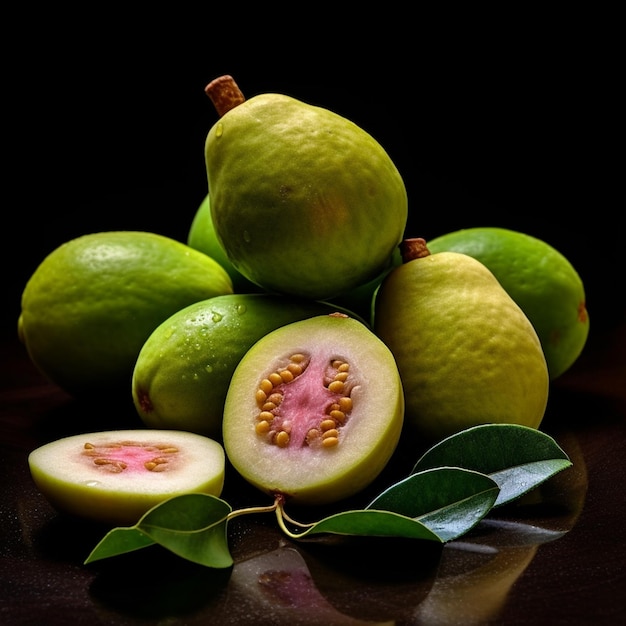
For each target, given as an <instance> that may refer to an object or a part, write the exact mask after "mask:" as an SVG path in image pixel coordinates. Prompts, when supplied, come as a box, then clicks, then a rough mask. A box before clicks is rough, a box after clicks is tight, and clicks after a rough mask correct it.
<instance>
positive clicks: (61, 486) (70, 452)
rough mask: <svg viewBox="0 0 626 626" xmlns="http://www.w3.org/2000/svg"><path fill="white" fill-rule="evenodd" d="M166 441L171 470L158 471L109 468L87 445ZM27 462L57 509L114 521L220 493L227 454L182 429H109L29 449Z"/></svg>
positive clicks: (136, 518)
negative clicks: (188, 497)
mask: <svg viewBox="0 0 626 626" xmlns="http://www.w3.org/2000/svg"><path fill="white" fill-rule="evenodd" d="M129 441H132V442H138V443H140V444H141V445H142V446H146V445H168V446H172V447H175V448H176V449H177V450H178V452H177V453H175V454H172V455H170V457H171V466H170V467H171V469H168V470H167V471H162V472H151V471H148V470H145V471H138V470H129V471H122V472H119V473H113V472H110V471H107V470H106V469H105V468H102V467H100V466H97V465H95V464H94V463H93V458H90V457H89V456H87V455H86V454H84V451H85V444H93V445H96V446H98V447H100V446H103V445H105V444H112V443H116V442H129ZM28 464H29V467H30V471H31V475H32V478H33V481H34V482H35V485H36V486H37V487H38V489H39V490H40V491H41V493H42V494H43V495H44V497H45V498H46V499H47V500H48V501H49V502H50V504H51V505H52V506H53V507H54V508H55V509H57V510H58V511H61V512H64V513H68V514H70V515H75V516H78V517H82V518H88V519H91V520H95V521H98V522H103V523H107V524H116V525H130V524H135V523H136V522H137V521H139V519H140V517H141V516H142V515H143V514H144V513H146V512H147V511H148V510H149V509H151V508H152V507H154V506H156V505H157V504H159V503H160V502H163V501H164V500H166V499H168V498H171V497H174V496H176V495H180V494H183V493H191V492H193V493H207V494H211V495H215V496H219V495H220V494H221V492H222V488H223V485H224V472H225V454H224V449H223V448H222V446H221V445H220V444H219V443H218V442H216V441H214V440H212V439H209V438H207V437H203V436H201V435H197V434H195V433H188V432H184V431H169V430H112V431H102V432H95V433H86V434H81V435H73V436H70V437H65V438H63V439H58V440H56V441H52V442H49V443H47V444H44V445H42V446H40V447H39V448H36V449H35V450H33V451H32V452H31V453H30V455H29V457H28Z"/></svg>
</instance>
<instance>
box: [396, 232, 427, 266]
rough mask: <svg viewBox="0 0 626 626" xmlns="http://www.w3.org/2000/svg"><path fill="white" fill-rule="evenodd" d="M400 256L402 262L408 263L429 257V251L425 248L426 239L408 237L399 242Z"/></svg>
mask: <svg viewBox="0 0 626 626" xmlns="http://www.w3.org/2000/svg"><path fill="white" fill-rule="evenodd" d="M400 254H401V255H402V262H403V263H408V262H409V261H413V260H414V259H423V258H424V257H425V256H429V255H430V250H429V249H428V247H427V246H426V239H422V238H421V237H410V238H409V239H404V240H403V241H401V242H400Z"/></svg>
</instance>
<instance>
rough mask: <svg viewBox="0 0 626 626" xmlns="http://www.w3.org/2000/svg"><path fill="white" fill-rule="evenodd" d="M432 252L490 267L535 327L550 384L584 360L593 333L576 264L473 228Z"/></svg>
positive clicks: (501, 233)
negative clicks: (448, 253)
mask: <svg viewBox="0 0 626 626" xmlns="http://www.w3.org/2000/svg"><path fill="white" fill-rule="evenodd" d="M428 248H429V250H430V251H431V252H433V253H435V252H443V251H445V250H448V251H454V252H462V253H464V254H468V255H469V256H471V257H473V258H475V259H477V260H479V261H480V262H481V263H483V264H484V265H486V266H487V267H488V268H489V269H490V270H491V272H493V274H494V275H495V277H496V278H497V279H498V281H499V282H500V284H501V285H502V286H503V287H504V289H505V290H506V291H507V293H508V294H509V295H510V296H511V297H512V298H513V300H515V302H517V304H518V305H519V306H520V307H521V308H522V310H523V311H524V313H525V314H526V315H527V316H528V318H529V319H530V321H531V322H532V324H533V326H534V327H535V330H536V331H537V334H538V336H539V339H540V341H541V345H542V347H543V350H544V354H545V356H546V361H547V363H548V370H549V372H550V379H551V380H554V379H556V378H558V377H559V376H561V375H562V374H564V373H565V372H566V371H567V370H568V369H569V368H570V367H571V366H572V365H573V364H574V362H575V361H576V360H577V359H578V357H579V356H580V354H581V353H582V351H583V349H584V346H585V344H586V342H587V337H588V334H589V314H588V312H587V307H586V298H585V288H584V285H583V282H582V279H581V278H580V276H579V274H578V272H577V271H576V269H575V268H574V267H573V266H572V264H571V263H570V261H569V260H568V259H567V258H566V257H565V256H564V255H563V254H561V253H560V252H559V251H558V250H556V249H555V248H553V247H552V246H551V245H550V244H548V243H547V242H545V241H542V240H540V239H537V238H536V237H532V236H531V235H527V234H525V233H521V232H517V231H513V230H509V229H506V228H497V227H475V228H467V229H462V230H458V231H454V232H451V233H447V234H444V235H441V236H439V237H436V238H435V239H432V240H431V241H429V242H428Z"/></svg>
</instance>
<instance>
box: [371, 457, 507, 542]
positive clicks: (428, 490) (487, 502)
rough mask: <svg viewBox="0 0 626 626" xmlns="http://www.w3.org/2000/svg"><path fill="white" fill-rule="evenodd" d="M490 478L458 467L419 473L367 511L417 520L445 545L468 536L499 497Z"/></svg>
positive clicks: (374, 501) (383, 494)
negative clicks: (382, 510)
mask: <svg viewBox="0 0 626 626" xmlns="http://www.w3.org/2000/svg"><path fill="white" fill-rule="evenodd" d="M499 491H500V489H499V487H498V484H497V483H496V482H495V481H494V480H493V479H492V478H490V477H489V476H486V475H485V474H481V473H479V472H475V471H470V470H466V469H461V468H456V467H442V468H434V469H430V470H425V471H423V472H416V473H414V474H412V475H410V476H408V477H407V478H405V479H404V480H402V481H400V482H398V483H396V484H395V485H392V486H391V487H389V488H388V489H386V490H385V491H384V492H383V493H381V494H380V495H379V496H378V497H377V498H375V499H374V500H373V501H372V502H371V503H370V504H369V505H368V506H367V507H366V509H379V510H380V509H384V510H387V511H394V512H396V513H399V514H401V515H405V516H407V517H410V518H413V519H416V520H418V521H420V522H421V523H422V524H424V525H425V526H426V527H427V528H429V529H430V530H432V531H433V532H434V533H435V534H436V535H437V536H438V537H440V538H441V539H442V540H444V541H451V540H452V539H456V538H457V537H460V536H461V535H463V534H465V533H466V532H468V531H469V530H470V529H471V528H473V527H474V526H475V525H476V524H477V523H478V522H479V521H480V520H481V519H483V517H485V515H487V514H488V513H489V511H490V510H491V508H492V507H493V505H494V503H495V502H496V499H497V497H498V493H499Z"/></svg>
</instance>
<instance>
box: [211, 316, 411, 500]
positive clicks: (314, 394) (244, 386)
mask: <svg viewBox="0 0 626 626" xmlns="http://www.w3.org/2000/svg"><path fill="white" fill-rule="evenodd" d="M298 354H302V355H304V360H302V361H300V363H301V364H302V368H303V369H304V373H303V374H301V375H300V374H299V372H298V371H297V369H296V370H292V369H291V367H292V366H293V365H294V363H295V361H294V360H293V359H291V357H292V355H298ZM335 359H337V360H338V361H339V363H337V362H334V360H335ZM340 363H343V364H344V365H343V366H341V365H340ZM341 367H343V370H342V369H337V368H341ZM344 370H345V371H344ZM341 371H343V373H344V374H345V375H346V378H345V380H344V381H343V382H340V381H339V380H338V378H337V376H338V375H339V377H341V373H339V374H338V372H341ZM290 372H292V373H293V376H294V379H293V381H292V380H291V379H290V376H289V375H288V374H289V373H290ZM346 372H347V373H346ZM277 374H278V376H279V378H278V379H277V380H271V379H272V378H273V377H275V376H276V375H277ZM325 377H326V379H325ZM281 378H282V379H283V382H280V379H281ZM330 381H333V382H330ZM268 383H270V384H269V386H268ZM333 383H334V384H335V385H336V384H339V389H335V387H334V386H333ZM270 387H271V388H272V389H270ZM275 394H278V395H279V396H280V397H281V398H282V401H279V400H278V399H277V398H276V396H275ZM340 398H343V399H340ZM346 398H348V399H347V405H346V406H344V400H345V399H346ZM333 403H336V404H338V405H339V406H340V407H341V409H340V412H339V414H337V413H331V412H330V407H331V405H333ZM272 404H275V405H276V406H274V407H272ZM335 408H337V407H335ZM338 410H339V409H338ZM268 413H270V414H271V415H272V417H269V416H268ZM403 414H404V400H403V394H402V383H401V380H400V377H399V374H398V369H397V367H396V364H395V361H394V359H393V356H392V354H391V352H390V351H389V349H388V348H387V346H386V345H385V344H384V343H383V342H382V341H380V339H379V338H378V337H376V336H375V335H374V334H373V333H372V332H371V330H369V329H368V328H367V327H366V326H364V325H363V324H361V323H360V322H358V321H356V320H354V319H352V318H349V317H345V316H337V315H322V316H317V317H313V318H310V319H307V320H302V321H299V322H294V323H292V324H289V325H287V326H283V327H281V328H279V329H277V330H275V331H273V332H271V333H269V334H268V335H266V336H265V337H263V338H262V339H260V340H259V341H258V342H257V343H255V344H254V346H252V348H251V349H250V350H249V351H248V352H247V353H246V355H245V356H244V357H243V359H242V360H241V361H240V363H239V365H238V366H237V368H236V370H235V373H234V374H233V377H232V380H231V384H230V386H229V389H228V394H227V397H226V403H225V406H224V422H223V440H224V447H225V450H226V454H227V457H228V459H229V461H230V462H231V464H232V465H233V467H234V468H235V469H236V470H237V471H238V472H239V473H240V474H241V475H242V476H243V477H244V478H245V479H246V480H247V481H248V482H250V483H251V484H252V485H254V486H255V487H257V488H258V489H260V490H261V491H264V492H266V493H268V494H270V495H273V496H278V495H280V496H281V497H284V498H285V500H286V501H288V502H295V503H298V504H303V505H315V504H326V503H331V502H335V501H338V500H341V499H343V498H346V497H348V496H350V495H353V494H356V493H358V492H359V491H360V490H362V489H363V488H365V487H366V486H367V485H368V484H370V483H371V482H372V481H373V480H374V478H376V476H378V474H379V473H380V472H381V471H382V470H383V468H384V467H385V466H386V464H387V462H388V461H389V459H390V458H391V456H392V454H393V452H394V450H395V448H396V446H397V444H398V441H399V438H400V433H401V430H402V425H403ZM327 420H328V421H330V423H327ZM277 423H278V425H277ZM266 426H267V428H266ZM273 430H275V431H276V436H274V435H273ZM311 430H313V431H315V432H314V433H311ZM327 439H333V441H327ZM287 440H288V441H287ZM327 444H329V445H327Z"/></svg>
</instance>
